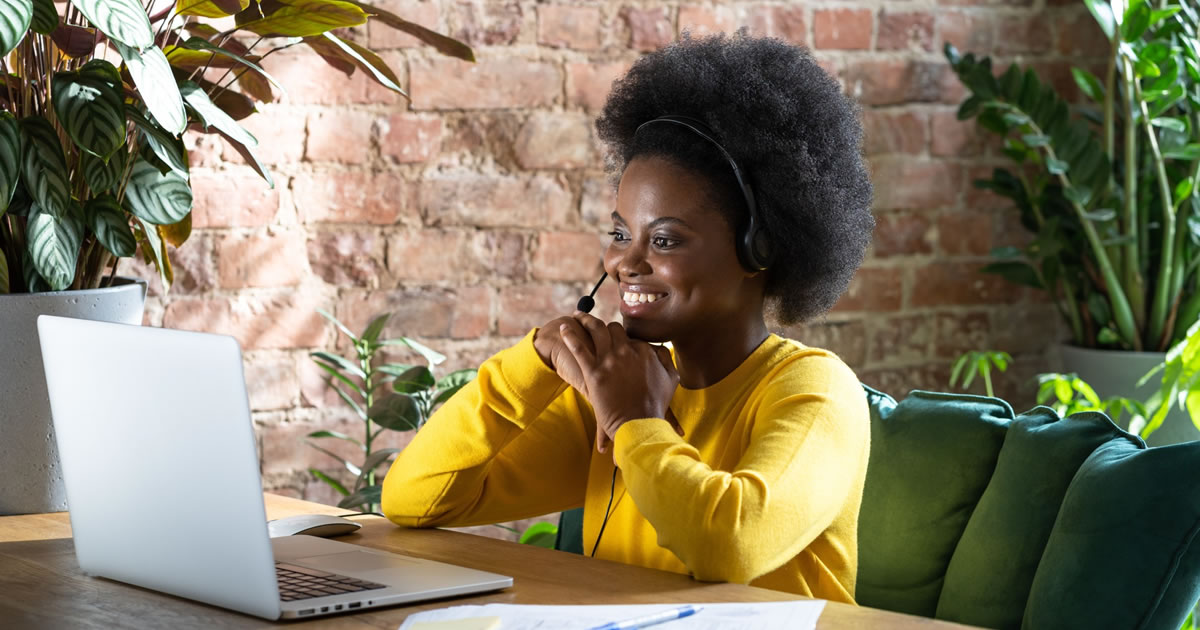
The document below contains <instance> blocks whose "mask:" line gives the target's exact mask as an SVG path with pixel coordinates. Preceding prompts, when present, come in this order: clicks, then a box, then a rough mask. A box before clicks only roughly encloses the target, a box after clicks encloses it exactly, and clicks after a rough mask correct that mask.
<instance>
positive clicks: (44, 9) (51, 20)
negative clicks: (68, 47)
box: [29, 0, 58, 35]
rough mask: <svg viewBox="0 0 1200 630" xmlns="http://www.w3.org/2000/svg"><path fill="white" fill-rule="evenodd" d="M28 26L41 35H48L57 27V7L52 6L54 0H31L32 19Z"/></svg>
mask: <svg viewBox="0 0 1200 630" xmlns="http://www.w3.org/2000/svg"><path fill="white" fill-rule="evenodd" d="M29 28H31V29H33V32H35V33H41V34H42V35H49V34H51V33H53V32H54V29H55V28H58V9H56V8H54V0H33V19H32V20H31V21H30V22H29Z"/></svg>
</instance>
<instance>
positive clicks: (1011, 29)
mask: <svg viewBox="0 0 1200 630" xmlns="http://www.w3.org/2000/svg"><path fill="white" fill-rule="evenodd" d="M1053 43H1054V39H1053V36H1052V35H1051V33H1050V21H1049V20H1047V19H1046V16H1044V15H1021V16H1003V17H999V18H996V50H995V52H996V54H997V55H1016V54H1041V53H1046V52H1049V51H1050V49H1051V47H1052V46H1053Z"/></svg>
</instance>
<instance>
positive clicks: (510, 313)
mask: <svg viewBox="0 0 1200 630" xmlns="http://www.w3.org/2000/svg"><path fill="white" fill-rule="evenodd" d="M499 297H500V309H499V313H500V318H499V320H498V321H497V323H496V326H497V332H499V333H500V334H501V335H524V334H525V333H527V332H529V330H530V329H532V328H535V327H540V326H542V325H543V324H545V323H546V322H548V321H550V320H552V319H554V318H556V317H562V316H564V315H570V314H571V313H572V312H573V311H574V310H575V303H576V302H578V301H579V291H577V290H575V289H574V288H572V287H569V286H564V285H561V284H556V285H526V286H516V287H511V288H508V289H505V290H503V291H500V294H499ZM596 303H597V305H599V304H600V300H597V301H596Z"/></svg>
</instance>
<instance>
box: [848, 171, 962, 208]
mask: <svg viewBox="0 0 1200 630" xmlns="http://www.w3.org/2000/svg"><path fill="white" fill-rule="evenodd" d="M870 166H871V181H872V182H873V183H874V185H875V203H874V207H875V208H876V209H878V210H888V209H909V208H911V209H922V210H928V209H933V208H943V207H947V206H953V205H955V204H956V203H957V202H958V197H959V192H960V190H961V189H962V186H963V171H962V167H961V166H959V165H958V164H954V163H951V162H943V161H940V160H936V161H918V160H912V159H899V158H878V159H875V160H872V161H871V164H870Z"/></svg>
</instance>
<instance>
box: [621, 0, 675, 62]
mask: <svg viewBox="0 0 1200 630" xmlns="http://www.w3.org/2000/svg"><path fill="white" fill-rule="evenodd" d="M621 17H623V18H625V23H626V24H628V25H629V47H630V48H633V49H634V50H640V51H643V52H648V51H651V50H655V49H658V48H661V47H663V46H666V45H667V44H669V43H671V40H672V39H674V36H675V28H674V27H673V26H672V25H671V15H670V14H669V13H668V10H667V9H666V8H665V7H658V8H654V9H639V8H637V7H623V8H622V9H621Z"/></svg>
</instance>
